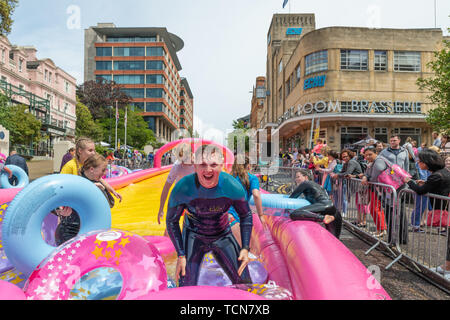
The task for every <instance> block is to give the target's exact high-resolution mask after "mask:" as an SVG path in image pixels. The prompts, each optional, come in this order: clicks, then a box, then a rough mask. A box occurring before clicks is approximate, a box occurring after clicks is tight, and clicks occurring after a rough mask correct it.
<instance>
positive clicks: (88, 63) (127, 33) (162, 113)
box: [84, 23, 193, 143]
mask: <svg viewBox="0 0 450 320" xmlns="http://www.w3.org/2000/svg"><path fill="white" fill-rule="evenodd" d="M183 46H184V43H183V40H182V39H180V38H179V37H178V36H176V35H175V34H173V33H170V32H168V31H167V29H166V28H118V27H116V26H115V25H114V24H113V23H99V24H98V25H97V26H96V27H90V28H89V29H86V30H85V62H84V81H90V80H96V79H100V78H103V79H105V80H109V81H111V80H112V81H114V82H116V83H117V84H119V85H121V86H122V87H123V89H122V90H123V91H124V92H125V93H126V94H128V95H129V96H131V97H132V99H133V105H134V109H135V110H138V111H140V112H141V114H142V115H143V117H144V119H145V120H146V121H147V123H148V126H149V128H150V129H152V130H153V132H154V133H155V136H156V137H157V139H158V141H160V142H163V143H165V142H168V141H171V140H172V133H173V132H174V131H175V130H177V129H180V128H185V129H192V123H193V95H192V92H191V89H190V88H189V84H188V81H187V80H186V78H181V76H180V74H179V72H180V71H181V64H180V61H179V60H178V57H177V52H178V51H180V50H181V49H182V48H183ZM185 93H186V94H187V95H186V94H185Z"/></svg>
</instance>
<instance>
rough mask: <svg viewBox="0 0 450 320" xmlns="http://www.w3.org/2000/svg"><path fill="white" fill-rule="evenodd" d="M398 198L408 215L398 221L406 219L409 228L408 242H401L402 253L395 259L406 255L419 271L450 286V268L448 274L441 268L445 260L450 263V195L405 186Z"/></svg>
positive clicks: (405, 222) (405, 225)
mask: <svg viewBox="0 0 450 320" xmlns="http://www.w3.org/2000/svg"><path fill="white" fill-rule="evenodd" d="M398 202H399V206H401V207H403V208H404V215H405V217H406V219H404V221H399V225H400V226H401V225H402V223H403V224H404V225H403V229H406V228H409V230H408V231H409V232H408V242H407V243H400V244H399V248H400V250H399V252H400V256H399V257H398V258H397V259H396V260H399V259H401V258H404V259H403V260H405V261H407V262H408V263H409V264H410V265H411V266H412V267H413V268H415V269H416V270H417V271H419V272H422V273H423V274H424V275H425V276H427V277H428V278H431V279H432V280H433V281H434V282H438V283H439V284H440V285H442V286H444V287H446V288H447V289H450V272H448V273H447V274H446V275H445V274H444V272H443V269H441V270H438V269H439V268H441V267H442V266H445V264H446V261H448V263H450V239H449V236H448V226H449V224H450V223H449V222H450V221H449V220H450V216H449V215H448V211H449V205H450V197H448V196H441V195H436V194H426V195H422V196H421V195H418V194H416V193H415V192H414V191H412V190H410V189H403V190H400V191H399V193H398ZM442 230H444V231H445V232H441V231H442ZM439 271H440V272H439Z"/></svg>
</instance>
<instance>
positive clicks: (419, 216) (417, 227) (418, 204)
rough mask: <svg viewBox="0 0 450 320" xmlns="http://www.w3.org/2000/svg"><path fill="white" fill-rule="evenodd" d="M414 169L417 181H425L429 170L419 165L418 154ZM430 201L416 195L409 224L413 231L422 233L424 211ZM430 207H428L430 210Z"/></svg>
mask: <svg viewBox="0 0 450 320" xmlns="http://www.w3.org/2000/svg"><path fill="white" fill-rule="evenodd" d="M416 160H417V161H416V169H417V172H418V176H419V179H420V180H419V181H427V180H428V177H429V176H430V174H431V172H430V171H428V170H423V169H422V168H421V166H420V165H419V156H418V155H417V157H416ZM429 205H430V201H429V199H428V197H425V196H424V195H416V201H415V207H414V210H413V211H412V213H411V226H412V231H413V232H419V233H424V232H425V230H423V229H422V227H423V226H424V222H423V220H424V214H423V213H424V212H425V210H426V209H428V208H429ZM431 209H432V208H430V210H431Z"/></svg>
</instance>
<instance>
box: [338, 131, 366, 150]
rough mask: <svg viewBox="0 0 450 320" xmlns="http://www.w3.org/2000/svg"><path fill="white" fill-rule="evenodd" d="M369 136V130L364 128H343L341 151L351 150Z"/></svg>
mask: <svg viewBox="0 0 450 320" xmlns="http://www.w3.org/2000/svg"><path fill="white" fill-rule="evenodd" d="M367 134H368V129H367V128H362V127H342V128H341V149H346V148H349V147H350V146H351V145H353V144H354V143H355V142H358V141H360V140H362V139H365V138H366V137H367Z"/></svg>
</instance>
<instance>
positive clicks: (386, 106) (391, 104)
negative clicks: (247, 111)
mask: <svg viewBox="0 0 450 320" xmlns="http://www.w3.org/2000/svg"><path fill="white" fill-rule="evenodd" d="M328 112H332V113H336V112H337V113H341V112H342V113H366V114H421V113H422V103H421V102H408V101H379V102H376V101H369V100H353V101H351V102H339V101H336V102H332V101H330V102H328V103H327V102H325V101H323V100H321V101H317V102H314V103H311V102H307V103H305V104H303V105H302V104H299V105H298V106H297V107H291V108H289V110H288V111H286V112H285V113H284V114H283V115H282V116H281V117H279V118H278V124H281V123H283V122H284V121H286V120H288V119H291V118H293V117H297V116H301V115H307V114H312V113H328Z"/></svg>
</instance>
